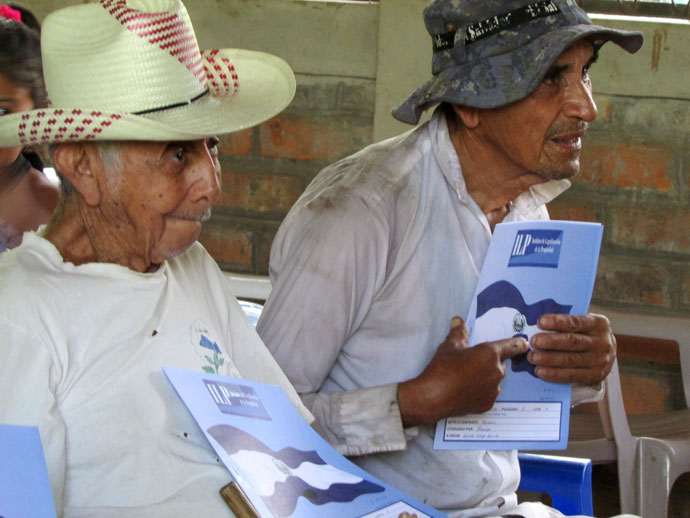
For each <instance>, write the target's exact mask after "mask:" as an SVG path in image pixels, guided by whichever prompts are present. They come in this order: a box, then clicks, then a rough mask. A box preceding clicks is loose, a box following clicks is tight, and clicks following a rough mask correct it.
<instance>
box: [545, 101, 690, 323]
mask: <svg viewBox="0 0 690 518" xmlns="http://www.w3.org/2000/svg"><path fill="white" fill-rule="evenodd" d="M596 100H597V104H598V105H599V113H600V116H599V118H598V120H597V121H596V122H595V123H594V124H593V125H592V127H591V129H590V131H589V133H588V134H587V136H586V137H585V141H584V144H583V152H582V157H581V174H580V175H579V176H578V177H577V178H576V179H575V181H574V185H573V188H572V189H570V190H569V191H568V192H567V193H566V194H565V195H563V196H561V197H559V198H558V199H556V200H555V201H554V202H552V203H551V205H550V207H549V210H550V212H551V215H552V217H554V218H561V219H580V220H584V221H600V222H602V223H604V242H603V247H602V254H601V259H600V264H599V271H598V275H597V282H596V285H595V292H594V300H595V302H596V303H598V304H600V305H605V306H610V307H620V308H627V309H635V310H639V311H643V312H652V313H665V314H684V315H688V314H690V208H689V207H688V201H689V194H690V153H689V152H688V144H689V143H690V101H688V100H672V99H654V98H632V97H624V96H615V95H601V96H597V97H596Z"/></svg>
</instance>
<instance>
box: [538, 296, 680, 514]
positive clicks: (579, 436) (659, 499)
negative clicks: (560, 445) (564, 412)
mask: <svg viewBox="0 0 690 518" xmlns="http://www.w3.org/2000/svg"><path fill="white" fill-rule="evenodd" d="M591 311H592V312H595V313H602V314H605V315H606V316H607V317H609V319H610V320H611V324H612V327H613V330H614V333H615V334H616V336H617V339H618V341H619V344H620V343H623V341H624V340H625V339H626V336H634V337H643V338H649V339H650V346H653V340H654V339H657V340H658V339H662V340H672V341H674V342H677V344H678V346H679V354H680V363H681V370H682V377H683V387H684V393H685V401H686V406H687V405H688V402H690V319H688V318H672V317H662V316H654V315H642V314H635V313H626V312H620V311H612V310H608V309H604V308H594V307H593V308H592V309H591ZM660 403H661V402H660ZM598 407H599V414H598V415H596V414H576V413H575V414H572V415H571V425H570V440H569V443H568V448H567V450H565V451H560V452H555V453H559V454H561V455H568V456H574V457H588V458H591V459H592V462H593V463H594V464H600V463H606V462H617V463H618V480H619V492H620V503H621V512H623V513H635V514H638V515H640V516H643V517H644V518H666V516H667V510H668V497H669V494H670V492H671V488H672V487H673V483H674V482H675V481H676V479H677V478H678V477H679V476H680V475H682V474H683V473H686V472H690V409H689V408H684V409H682V410H677V411H673V412H667V413H663V414H645V415H630V416H627V415H626V413H625V407H624V405H623V395H622V391H621V383H620V375H619V371H618V365H617V363H616V364H615V365H614V367H613V370H612V372H611V374H609V376H608V378H607V379H606V382H605V397H604V399H603V400H602V401H601V402H599V403H598ZM542 453H544V452H542Z"/></svg>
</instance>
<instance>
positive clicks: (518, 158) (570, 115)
mask: <svg viewBox="0 0 690 518" xmlns="http://www.w3.org/2000/svg"><path fill="white" fill-rule="evenodd" d="M595 60H596V55H595V52H594V47H593V46H592V44H591V43H589V42H588V41H586V40H580V41H578V42H576V43H575V44H573V45H572V46H570V47H569V48H568V49H566V50H565V51H564V52H563V53H562V54H561V55H560V56H559V57H558V59H556V61H555V62H554V63H553V64H552V65H551V67H550V68H549V70H548V71H547V73H546V75H545V77H544V79H543V80H542V82H541V83H540V84H539V86H537V88H536V89H535V90H534V91H533V92H532V93H531V94H530V95H529V96H528V97H526V98H525V99H522V100H520V101H517V102H514V103H511V104H509V105H506V106H503V107H499V108H495V109H492V110H486V111H484V112H482V114H481V126H483V131H484V138H486V139H488V142H490V143H491V145H492V147H493V148H494V150H495V151H497V152H498V153H499V155H502V156H503V159H504V160H505V161H508V162H511V163H512V165H513V166H515V167H517V169H519V170H520V171H529V172H532V173H536V174H537V175H539V176H541V177H542V178H544V180H551V179H562V178H570V177H571V176H573V175H575V174H577V173H578V171H579V169H580V148H581V146H582V136H583V135H584V133H585V131H586V130H587V123H589V122H592V121H593V120H594V119H596V116H597V107H596V104H595V103H594V100H593V99H592V83H591V81H590V79H589V67H590V65H591V64H592V63H593V62H594V61H595Z"/></svg>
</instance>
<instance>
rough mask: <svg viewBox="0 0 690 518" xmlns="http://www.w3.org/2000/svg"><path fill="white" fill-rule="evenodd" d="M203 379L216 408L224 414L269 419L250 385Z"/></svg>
mask: <svg viewBox="0 0 690 518" xmlns="http://www.w3.org/2000/svg"><path fill="white" fill-rule="evenodd" d="M203 381H204V384H205V385H206V388H207V389H208V392H209V394H211V398H212V399H213V402H214V403H215V404H216V405H217V406H218V410H220V411H221V412H223V413H224V414H232V415H241V416H245V417H255V418H257V419H266V420H269V421H270V420H271V417H270V416H269V415H268V412H266V409H265V408H264V405H263V403H261V399H259V396H258V395H257V393H256V392H255V391H254V389H253V388H252V387H247V386H246V385H238V384H236V383H226V382H224V381H215V380H213V381H212V380H208V379H205V380H203Z"/></svg>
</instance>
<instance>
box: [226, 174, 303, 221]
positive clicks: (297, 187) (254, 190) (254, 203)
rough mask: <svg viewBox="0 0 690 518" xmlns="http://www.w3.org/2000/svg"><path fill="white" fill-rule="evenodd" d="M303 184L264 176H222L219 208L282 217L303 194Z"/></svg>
mask: <svg viewBox="0 0 690 518" xmlns="http://www.w3.org/2000/svg"><path fill="white" fill-rule="evenodd" d="M304 187H305V185H304V180H302V179H300V178H297V177H294V176H284V175H276V174H268V173H261V172H259V173H239V172H235V171H230V172H227V171H226V172H224V173H223V190H222V193H221V198H220V201H219V205H222V206H225V207H232V208H235V209H242V210H246V211H254V212H261V213H265V212H280V213H283V214H286V213H287V212H288V211H289V210H290V207H292V205H293V204H294V203H295V201H296V200H297V198H299V196H300V194H302V191H303V190H304Z"/></svg>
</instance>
